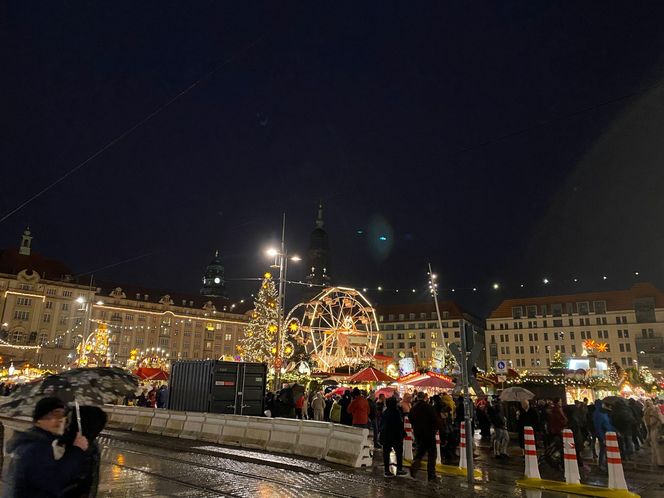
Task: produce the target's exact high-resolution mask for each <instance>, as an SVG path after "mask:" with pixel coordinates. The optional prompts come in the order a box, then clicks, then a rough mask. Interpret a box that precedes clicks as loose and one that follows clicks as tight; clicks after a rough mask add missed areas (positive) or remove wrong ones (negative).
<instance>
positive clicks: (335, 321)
mask: <svg viewBox="0 0 664 498" xmlns="http://www.w3.org/2000/svg"><path fill="white" fill-rule="evenodd" d="M286 323H287V324H289V325H288V327H289V330H290V331H291V334H292V335H293V338H294V340H295V341H296V342H297V343H299V344H301V345H304V347H305V349H306V352H307V353H308V354H310V355H311V358H312V360H313V361H314V362H315V364H316V367H317V369H318V370H326V371H329V370H330V369H332V368H336V367H341V366H348V365H353V366H354V365H357V364H358V363H362V362H365V361H371V360H372V359H373V356H374V355H375V354H376V348H377V347H378V340H379V333H378V320H377V319H376V312H375V310H374V308H373V307H372V306H371V304H370V303H369V301H367V299H366V298H365V297H364V296H363V295H362V293H360V292H359V291H357V290H355V289H351V288H347V287H329V288H327V289H325V290H324V291H322V292H321V293H320V294H318V295H317V296H316V297H315V298H314V299H313V300H311V301H309V302H306V303H300V304H299V305H297V306H296V307H295V308H293V310H292V311H291V312H290V313H289V315H288V317H287V319H286Z"/></svg>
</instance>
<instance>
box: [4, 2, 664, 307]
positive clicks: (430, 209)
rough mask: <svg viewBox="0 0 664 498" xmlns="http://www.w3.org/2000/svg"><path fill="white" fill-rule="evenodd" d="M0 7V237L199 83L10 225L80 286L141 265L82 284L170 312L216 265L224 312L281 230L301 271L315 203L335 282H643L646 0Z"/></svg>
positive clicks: (656, 158) (653, 143) (651, 94)
mask: <svg viewBox="0 0 664 498" xmlns="http://www.w3.org/2000/svg"><path fill="white" fill-rule="evenodd" d="M1 9H2V10H1V11H0V23H1V24H0V30H1V31H0V36H1V39H0V54H1V57H2V59H1V61H2V68H3V69H2V76H1V78H0V85H1V87H0V90H1V92H0V105H1V108H0V116H1V118H0V123H1V124H0V126H1V128H0V158H1V159H0V161H1V163H2V165H3V167H2V183H3V187H2V189H1V190H0V216H3V215H4V214H6V213H8V212H10V211H11V210H13V209H14V208H15V207H16V206H18V205H19V204H20V203H21V202H22V201H24V200H25V199H26V198H29V197H30V196H31V195H33V194H35V193H37V192H39V191H40V190H41V189H42V188H44V187H45V186H47V185H49V184H50V183H51V182H53V181H55V180H57V179H58V178H59V177H61V176H62V175H63V174H65V173H67V172H68V171H69V170H70V169H71V168H73V167H75V166H76V165H78V164H80V163H81V162H82V161H84V160H85V159H86V158H88V157H89V156H90V155H92V154H94V153H95V152H97V151H98V150H99V149H101V148H102V147H103V146H104V145H106V144H107V143H108V142H110V141H111V140H112V139H114V138H115V137H117V136H119V135H121V134H122V133H123V132H125V131H127V130H128V129H130V128H131V127H132V126H133V125H135V124H136V123H138V122H140V121H141V120H142V119H143V118H145V117H146V116H147V115H148V114H150V113H151V112H153V111H155V110H156V109H159V108H160V107H161V106H162V105H163V104H165V103H166V102H168V101H169V99H171V98H173V97H174V96H175V95H177V94H178V93H180V92H182V91H183V90H184V89H186V88H187V87H189V85H191V84H192V83H194V82H196V81H199V80H200V81H199V82H198V84H197V85H196V86H195V87H194V88H192V89H191V90H190V91H188V92H187V93H186V94H184V95H183V96H181V97H180V98H178V99H177V100H176V101H175V102H173V103H172V104H170V105H169V106H168V107H166V108H164V109H162V110H161V111H160V112H159V113H158V114H157V115H155V116H154V117H152V118H151V119H150V120H149V121H147V122H146V123H144V124H142V125H141V126H140V127H138V128H137V129H136V130H134V131H132V132H131V133H129V134H128V135H127V136H125V137H124V138H123V139H122V140H120V141H119V142H118V143H116V144H114V145H113V146H112V147H110V148H109V149H107V150H106V151H104V152H103V153H102V154H100V155H99V156H98V157H96V158H95V159H93V160H92V161H90V162H89V163H88V164H86V165H85V166H84V167H83V168H81V169H80V170H78V171H76V172H75V173H74V174H72V175H71V176H69V177H68V178H66V179H65V180H64V181H62V182H61V183H59V184H58V185H57V186H55V187H54V188H52V189H51V190H49V191H48V192H47V193H46V194H44V195H42V196H40V197H39V198H37V199H36V200H34V201H33V202H31V203H30V204H28V205H27V206H26V207H25V208H23V209H21V210H20V211H18V212H17V213H15V214H13V215H12V216H11V217H9V218H8V219H6V220H5V221H3V222H2V223H1V224H0V246H3V247H9V246H14V245H16V244H17V243H18V238H19V234H20V232H21V230H22V229H23V227H24V226H25V225H26V224H30V226H31V227H32V229H33V233H34V236H35V241H34V245H35V248H36V249H37V250H38V251H40V252H42V253H44V254H48V255H51V256H53V257H56V258H58V259H61V260H64V261H66V262H67V263H68V264H69V265H70V266H71V267H72V268H73V269H74V270H76V271H77V272H86V271H91V270H95V269H98V268H102V267H106V266H108V265H112V264H114V263H117V262H121V261H124V260H128V259H132V258H135V257H137V256H142V255H147V256H145V257H143V258H140V259H138V260H136V261H133V262H129V263H125V264H121V265H117V266H114V267H112V268H110V269H107V270H104V271H99V272H97V273H96V276H97V278H99V279H105V280H109V279H112V280H115V281H127V282H132V283H137V284H144V285H146V286H155V287H160V288H172V289H177V290H183V291H187V290H189V291H197V289H198V288H199V282H200V275H201V274H202V271H203V269H204V267H205V265H206V264H207V262H208V260H209V259H210V257H211V255H212V253H213V251H214V249H216V248H219V249H220V251H221V253H222V254H223V256H224V260H225V264H226V268H227V277H228V278H229V280H230V282H229V292H230V294H231V295H234V296H244V295H246V294H247V293H248V292H251V291H252V289H253V286H254V285H255V284H253V283H246V282H245V283H242V282H234V281H233V280H232V279H234V278H244V277H254V276H258V275H260V274H261V273H262V271H263V270H264V268H265V266H266V262H265V259H264V257H263V255H262V250H263V249H264V248H265V247H266V246H267V245H269V243H270V241H271V240H275V239H276V237H277V235H278V233H279V229H280V217H281V213H282V212H283V211H285V212H286V213H287V217H288V227H287V240H288V245H289V247H290V250H291V251H292V252H302V253H303V252H304V251H305V250H306V246H307V238H308V233H309V231H310V230H311V229H312V228H313V221H314V218H315V213H316V203H317V201H318V200H319V199H322V200H323V202H324V203H325V205H326V208H325V209H326V229H327V230H328V232H329V234H330V240H331V247H332V262H331V268H332V269H331V271H332V275H333V277H334V278H335V281H336V282H337V283H347V284H352V285H356V286H359V287H362V286H372V285H378V284H382V285H384V286H386V287H402V288H404V287H407V288H410V287H413V286H419V287H420V288H421V287H423V286H424V284H425V282H424V279H425V278H426V275H425V271H426V263H427V261H431V262H432V263H433V264H434V266H435V267H436V268H437V270H438V272H439V273H440V274H441V278H442V280H443V284H444V286H445V287H451V286H454V287H457V288H463V287H472V286H474V285H477V286H480V287H481V288H483V289H486V288H488V287H489V286H490V284H491V283H492V282H493V281H499V282H501V284H502V285H503V292H502V294H501V293H498V294H493V297H492V298H491V299H494V300H495V299H496V298H498V297H504V296H507V295H513V294H518V293H521V292H522V291H521V290H520V287H519V283H521V282H526V283H527V284H528V287H529V290H528V292H531V293H532V292H537V293H539V292H542V291H543V290H544V289H542V288H541V286H537V285H536V284H535V283H536V282H537V281H538V280H540V279H541V278H542V277H543V276H549V277H550V278H551V279H552V284H555V285H552V287H551V291H554V290H555V291H567V290H570V289H571V285H570V279H571V277H572V276H573V275H577V276H579V277H581V279H582V282H583V285H584V286H585V287H583V288H592V289H595V288H609V287H620V286H624V285H628V284H629V283H630V282H631V281H632V280H633V278H632V277H631V275H632V273H633V272H634V271H636V270H638V271H640V272H641V276H642V277H643V278H644V279H648V280H652V281H654V282H655V283H659V284H660V285H661V284H662V283H663V282H664V278H663V277H664V266H663V256H662V255H663V254H664V239H663V237H662V231H661V229H660V226H661V213H662V209H664V205H663V204H664V202H663V201H662V195H661V192H662V191H663V190H662V188H663V187H664V174H663V173H662V171H663V170H662V168H661V165H662V159H664V157H663V156H664V145H661V144H660V142H662V140H661V137H662V136H663V135H662V133H663V132H664V119H663V118H664V109H663V100H662V96H663V95H664V93H663V91H662V88H661V87H660V86H659V85H660V84H661V83H660V82H661V81H662V70H663V69H664V31H663V30H662V29H661V19H662V18H664V17H663V14H664V4H662V3H661V2H638V3H636V4H635V3H633V2H626V1H625V2H601V3H597V2H576V1H573V2H572V1H570V2H555V3H554V2H476V3H473V4H468V3H458V2H435V3H434V2H421V3H417V5H412V2H407V3H404V2H399V3H396V2H395V3H392V2H372V3H364V4H363V5H358V4H357V3H356V2H353V3H350V2H349V3H343V2H301V3H288V2H285V3H283V2H280V3H271V4H270V5H269V6H266V5H259V4H251V5H249V4H246V3H242V4H241V5H240V4H237V3H235V4H233V3H228V2H186V3H182V2H153V3H151V2H141V3H136V2H112V3H104V4H100V3H98V2H93V3H90V2H88V3H83V2H42V3H39V4H37V3H31V2H19V1H9V2H6V3H4V4H3V7H1ZM229 58H233V59H232V60H231V61H230V62H224V61H227V60H228V59H229ZM215 68H216V70H215ZM358 229H361V230H363V231H364V234H363V235H361V236H360V235H358V234H357V230H358ZM380 234H387V235H388V240H387V241H385V242H384V243H383V242H380V241H378V240H377V235H380ZM604 273H606V274H608V275H610V279H609V280H608V281H606V282H604V281H602V280H601V278H600V276H601V275H602V274H604ZM291 275H292V276H293V277H301V276H303V275H304V272H303V271H302V270H300V271H298V270H297V269H296V268H293V269H292V271H291ZM418 296H419V294H418ZM418 296H416V297H418ZM419 297H423V296H419ZM378 299H379V300H380V299H383V298H378ZM461 299H462V301H463V300H464V299H465V300H468V301H469V302H470V303H471V304H474V305H475V306H479V307H484V306H486V305H487V304H486V303H487V302H489V301H488V300H487V299H488V296H487V295H484V296H481V297H476V298H474V299H473V298H469V297H468V296H466V297H465V298H464V297H462V298H461Z"/></svg>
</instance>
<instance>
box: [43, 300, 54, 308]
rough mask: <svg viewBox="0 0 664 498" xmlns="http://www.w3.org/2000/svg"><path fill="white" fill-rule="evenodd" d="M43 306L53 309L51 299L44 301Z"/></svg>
mask: <svg viewBox="0 0 664 498" xmlns="http://www.w3.org/2000/svg"><path fill="white" fill-rule="evenodd" d="M45 308H46V309H47V310H52V309H53V301H46V306H45Z"/></svg>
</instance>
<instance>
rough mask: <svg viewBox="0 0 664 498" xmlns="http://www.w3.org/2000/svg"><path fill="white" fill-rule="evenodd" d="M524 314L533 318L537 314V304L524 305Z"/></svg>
mask: <svg viewBox="0 0 664 498" xmlns="http://www.w3.org/2000/svg"><path fill="white" fill-rule="evenodd" d="M526 314H527V315H528V318H535V317H536V316H537V306H535V305H532V304H531V305H528V306H526Z"/></svg>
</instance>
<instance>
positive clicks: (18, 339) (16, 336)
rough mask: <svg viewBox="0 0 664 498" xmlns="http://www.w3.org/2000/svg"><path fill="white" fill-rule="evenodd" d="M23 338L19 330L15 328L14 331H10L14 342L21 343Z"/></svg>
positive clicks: (23, 335)
mask: <svg viewBox="0 0 664 498" xmlns="http://www.w3.org/2000/svg"><path fill="white" fill-rule="evenodd" d="M24 338H25V334H24V333H23V332H21V331H20V330H15V331H14V332H12V335H11V339H12V342H13V343H14V344H20V343H22V342H23V339H24Z"/></svg>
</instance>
